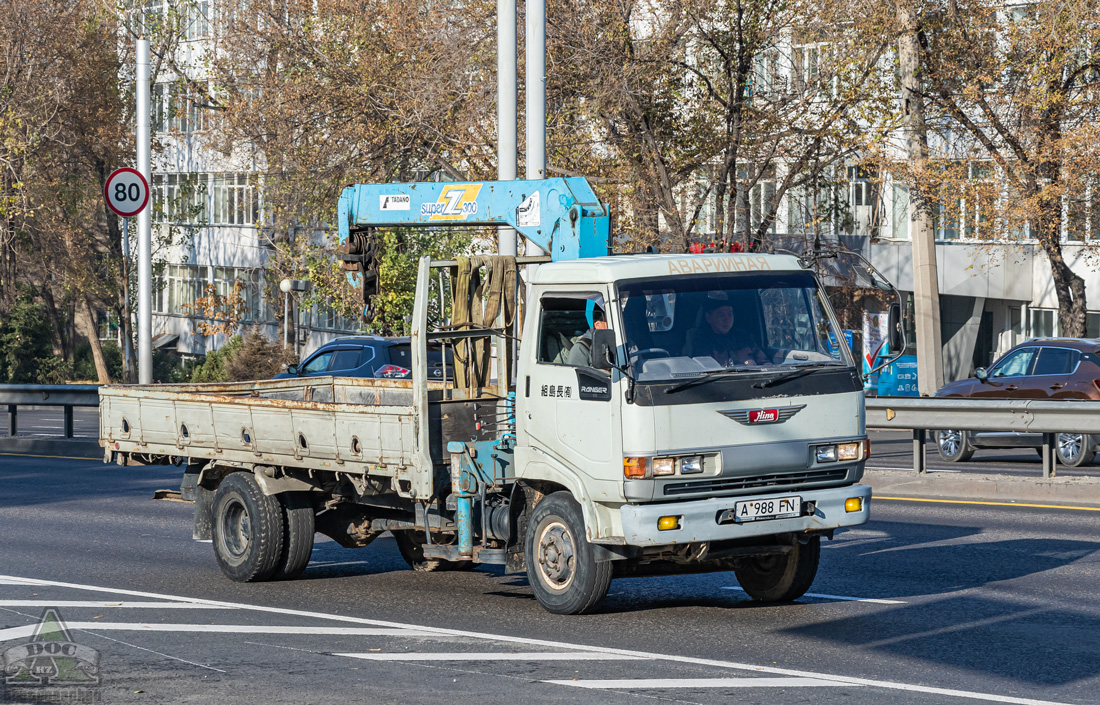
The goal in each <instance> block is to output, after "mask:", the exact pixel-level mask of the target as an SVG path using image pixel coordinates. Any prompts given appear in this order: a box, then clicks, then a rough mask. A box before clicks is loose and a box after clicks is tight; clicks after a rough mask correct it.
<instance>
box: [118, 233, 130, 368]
mask: <svg viewBox="0 0 1100 705" xmlns="http://www.w3.org/2000/svg"><path fill="white" fill-rule="evenodd" d="M122 257H123V258H124V259H125V260H126V270H125V271H126V301H125V302H124V303H123V306H122V314H123V315H124V316H126V319H127V322H128V323H132V322H133V321H132V319H131V318H130V278H131V276H132V275H131V274H130V219H129V218H123V219H122ZM125 330H126V327H125V326H123V325H121V322H120V324H119V326H118V334H119V337H120V338H125V340H122V341H120V342H121V343H122V346H121V347H122V355H123V358H124V359H126V360H127V361H129V360H132V359H133V346H134V341H133V340H132V339H131V338H130V336H128V335H122V333H123V331H125Z"/></svg>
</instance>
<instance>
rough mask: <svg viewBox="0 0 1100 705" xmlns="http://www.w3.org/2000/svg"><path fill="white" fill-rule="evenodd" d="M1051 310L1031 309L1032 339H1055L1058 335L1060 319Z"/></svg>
mask: <svg viewBox="0 0 1100 705" xmlns="http://www.w3.org/2000/svg"><path fill="white" fill-rule="evenodd" d="M1055 313H1056V312H1055V311H1053V310H1051V309H1043V308H1033V309H1031V337H1032V338H1053V337H1054V336H1056V335H1057V334H1058V317H1057V316H1055V315H1054V314H1055Z"/></svg>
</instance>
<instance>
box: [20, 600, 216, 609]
mask: <svg viewBox="0 0 1100 705" xmlns="http://www.w3.org/2000/svg"><path fill="white" fill-rule="evenodd" d="M0 607H97V608H98V607H129V608H133V609H158V610H228V609H232V608H231V607H211V606H208V605H197V604H195V603H194V602H126V601H120V602H107V601H104V600H0Z"/></svg>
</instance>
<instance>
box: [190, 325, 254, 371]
mask: <svg viewBox="0 0 1100 705" xmlns="http://www.w3.org/2000/svg"><path fill="white" fill-rule="evenodd" d="M242 345H244V340H243V339H242V338H241V336H239V335H235V336H233V337H232V338H230V339H229V341H228V342H227V343H226V344H225V345H223V346H221V347H220V348H218V349H217V350H211V351H210V352H208V353H206V359H204V360H203V361H202V364H199V365H196V366H195V367H194V368H193V369H192V370H191V381H192V382H227V381H229V378H228V377H227V376H226V374H227V373H226V371H225V361H226V360H228V359H229V357H230V356H231V355H233V353H234V352H236V351H237V350H240V349H241V346H242Z"/></svg>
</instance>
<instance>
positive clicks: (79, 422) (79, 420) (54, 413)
mask: <svg viewBox="0 0 1100 705" xmlns="http://www.w3.org/2000/svg"><path fill="white" fill-rule="evenodd" d="M0 409H3V410H4V411H5V412H6V411H7V407H0ZM2 418H3V419H4V433H7V432H8V429H9V423H10V422H9V418H10V416H9V414H7V413H4V415H3V417H2ZM16 425H17V426H18V430H19V435H24V436H61V435H62V434H63V433H64V429H65V412H64V408H63V407H60V406H20V407H19V408H18V411H17V412H16ZM73 436H77V437H88V438H96V437H98V436H99V409H97V408H95V407H90V406H77V407H73Z"/></svg>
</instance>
